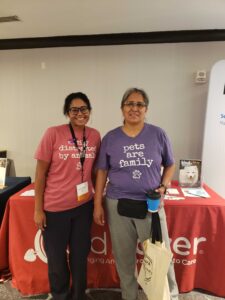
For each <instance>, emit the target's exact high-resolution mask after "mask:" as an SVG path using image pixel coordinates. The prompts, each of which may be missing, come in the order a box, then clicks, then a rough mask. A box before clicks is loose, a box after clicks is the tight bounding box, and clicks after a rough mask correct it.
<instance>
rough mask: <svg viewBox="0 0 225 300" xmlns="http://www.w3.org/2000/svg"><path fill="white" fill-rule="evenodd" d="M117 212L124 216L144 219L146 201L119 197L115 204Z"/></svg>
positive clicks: (146, 208)
mask: <svg viewBox="0 0 225 300" xmlns="http://www.w3.org/2000/svg"><path fill="white" fill-rule="evenodd" d="M117 211H118V214H119V215H121V216H124V217H129V218H136V219H144V218H145V217H146V215H147V212H148V206H147V202H146V201H144V200H143V201H141V200H132V199H126V198H121V199H118V204H117Z"/></svg>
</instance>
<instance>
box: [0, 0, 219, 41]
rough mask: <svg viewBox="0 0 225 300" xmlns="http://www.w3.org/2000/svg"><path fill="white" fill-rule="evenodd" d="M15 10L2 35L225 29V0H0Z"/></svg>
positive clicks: (0, 5) (3, 7)
mask: <svg viewBox="0 0 225 300" xmlns="http://www.w3.org/2000/svg"><path fill="white" fill-rule="evenodd" d="M14 15H16V16H18V17H19V18H20V20H21V21H19V22H18V21H17V22H4V23H2V22H1V23H0V40H1V39H17V38H35V37H51V36H52V37H53V36H69V35H95V34H109V33H131V32H155V31H177V30H202V29H225V0H189V1H187V0H185V1H184V0H154V1H153V0H113V1H110V0H0V17H7V16H14ZM0 43H1V42H0Z"/></svg>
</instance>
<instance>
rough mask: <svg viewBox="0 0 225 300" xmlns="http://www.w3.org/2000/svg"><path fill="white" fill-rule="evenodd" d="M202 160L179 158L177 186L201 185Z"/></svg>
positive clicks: (194, 186) (191, 186) (193, 186)
mask: <svg viewBox="0 0 225 300" xmlns="http://www.w3.org/2000/svg"><path fill="white" fill-rule="evenodd" d="M201 172H202V161H201V160H200V159H181V160H180V164H179V186H181V187H190V188H196V187H201V186H202V182H201Z"/></svg>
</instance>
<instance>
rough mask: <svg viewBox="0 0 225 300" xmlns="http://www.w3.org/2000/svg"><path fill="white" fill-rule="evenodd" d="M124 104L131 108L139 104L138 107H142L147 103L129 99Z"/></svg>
mask: <svg viewBox="0 0 225 300" xmlns="http://www.w3.org/2000/svg"><path fill="white" fill-rule="evenodd" d="M124 106H127V107H129V108H134V107H135V106H137V108H139V109H142V108H144V107H146V106H147V105H146V104H145V103H144V102H135V101H127V102H125V103H124Z"/></svg>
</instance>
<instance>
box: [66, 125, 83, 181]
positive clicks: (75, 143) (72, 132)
mask: <svg viewBox="0 0 225 300" xmlns="http://www.w3.org/2000/svg"><path fill="white" fill-rule="evenodd" d="M69 128H70V132H71V135H72V138H73V142H74V145H75V146H76V148H77V150H78V152H79V154H80V164H81V179H82V182H83V179H84V161H85V153H86V148H87V141H86V137H85V126H84V130H83V141H82V151H81V150H80V148H79V147H78V144H77V138H76V136H75V134H74V131H73V127H72V125H71V123H69Z"/></svg>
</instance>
